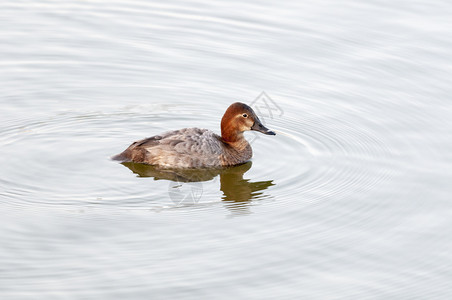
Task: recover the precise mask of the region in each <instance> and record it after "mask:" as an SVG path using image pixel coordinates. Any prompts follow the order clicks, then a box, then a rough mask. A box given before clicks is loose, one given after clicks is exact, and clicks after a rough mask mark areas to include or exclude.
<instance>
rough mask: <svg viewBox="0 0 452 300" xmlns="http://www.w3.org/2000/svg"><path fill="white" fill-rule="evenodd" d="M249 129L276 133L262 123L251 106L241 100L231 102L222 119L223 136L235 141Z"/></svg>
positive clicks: (225, 138)
mask: <svg viewBox="0 0 452 300" xmlns="http://www.w3.org/2000/svg"><path fill="white" fill-rule="evenodd" d="M247 130H256V131H259V132H262V133H264V134H269V135H275V134H276V133H274V132H273V131H270V130H269V129H268V128H266V127H265V126H264V125H262V123H261V121H260V120H259V118H258V117H257V115H256V114H255V113H254V111H253V109H252V108H251V107H249V106H248V105H246V104H244V103H240V102H236V103H233V104H231V105H230V106H229V107H228V109H227V110H226V112H225V113H224V115H223V118H222V119H221V137H222V138H223V140H224V141H225V142H228V143H235V142H238V141H240V140H242V139H243V132H244V131H247Z"/></svg>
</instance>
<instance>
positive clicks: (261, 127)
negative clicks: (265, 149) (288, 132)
mask: <svg viewBox="0 0 452 300" xmlns="http://www.w3.org/2000/svg"><path fill="white" fill-rule="evenodd" d="M251 130H255V131H259V132H262V133H263V134H268V135H276V133H275V132H274V131H271V130H270V129H268V128H267V127H265V126H264V125H262V123H261V122H259V121H256V122H254V124H253V126H251Z"/></svg>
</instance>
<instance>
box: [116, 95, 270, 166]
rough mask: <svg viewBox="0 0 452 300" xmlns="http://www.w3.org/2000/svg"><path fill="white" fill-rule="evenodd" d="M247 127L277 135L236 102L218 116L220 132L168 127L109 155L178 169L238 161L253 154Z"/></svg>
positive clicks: (241, 162) (123, 159)
mask: <svg viewBox="0 0 452 300" xmlns="http://www.w3.org/2000/svg"><path fill="white" fill-rule="evenodd" d="M248 130H254V131H258V132H261V133H263V134H266V135H276V133H275V132H274V131H271V130H269V129H268V128H266V127H265V126H264V125H263V124H262V122H261V121H260V120H259V118H258V116H257V115H256V113H255V112H254V110H253V109H252V108H251V107H250V106H248V105H246V104H244V103H241V102H235V103H233V104H231V105H230V106H229V107H228V108H227V109H226V112H225V113H224V115H223V117H222V119H221V135H218V134H216V133H215V132H213V131H211V130H208V129H201V128H183V129H179V130H172V131H167V132H165V133H162V134H159V135H154V136H152V137H148V138H145V139H142V140H139V141H136V142H134V143H132V144H131V145H130V146H129V147H128V148H127V149H126V150H124V151H123V152H121V153H119V154H117V155H115V156H113V157H112V159H113V160H118V161H121V162H133V163H143V164H148V165H153V166H156V167H160V168H181V169H198V168H217V167H230V166H235V165H240V164H243V163H246V162H247V161H249V160H250V159H251V157H252V156H253V150H252V148H251V145H250V143H249V142H248V141H247V140H246V139H245V137H244V134H243V133H244V132H245V131H248Z"/></svg>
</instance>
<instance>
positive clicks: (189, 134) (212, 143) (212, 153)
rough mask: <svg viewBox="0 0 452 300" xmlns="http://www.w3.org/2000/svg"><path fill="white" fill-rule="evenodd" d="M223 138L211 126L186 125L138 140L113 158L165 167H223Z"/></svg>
mask: <svg viewBox="0 0 452 300" xmlns="http://www.w3.org/2000/svg"><path fill="white" fill-rule="evenodd" d="M222 143H223V142H222V141H221V137H220V136H218V135H217V134H215V133H214V132H212V131H210V130H207V129H200V128H184V129H180V130H174V131H168V132H165V133H163V134H161V135H155V136H153V137H150V138H146V139H143V140H140V141H136V142H134V143H133V144H132V145H130V146H129V147H128V148H127V149H126V150H125V151H124V152H122V153H120V154H118V155H116V156H115V157H113V159H116V160H121V161H133V162H137V163H146V164H150V165H158V166H162V167H176V168H200V167H217V166H221V165H222V163H221V160H220V156H221V154H222V153H223V145H222Z"/></svg>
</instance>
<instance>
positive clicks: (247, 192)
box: [122, 162, 274, 213]
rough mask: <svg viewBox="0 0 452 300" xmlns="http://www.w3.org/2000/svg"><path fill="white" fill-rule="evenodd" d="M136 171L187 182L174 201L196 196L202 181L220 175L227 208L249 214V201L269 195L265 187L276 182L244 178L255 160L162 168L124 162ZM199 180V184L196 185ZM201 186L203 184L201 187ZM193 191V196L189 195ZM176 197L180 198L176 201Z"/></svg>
mask: <svg viewBox="0 0 452 300" xmlns="http://www.w3.org/2000/svg"><path fill="white" fill-rule="evenodd" d="M122 164H123V165H124V166H126V167H127V168H129V169H130V170H131V171H132V172H133V173H135V174H137V175H138V176H140V177H153V178H154V179H155V180H170V181H172V184H173V183H174V185H173V186H172V187H174V188H178V187H181V186H183V185H184V183H187V184H188V185H190V188H189V190H190V191H185V192H183V193H180V194H183V197H180V198H175V197H174V194H173V195H171V189H170V196H171V198H172V200H173V202H176V204H179V203H177V202H179V201H183V200H184V199H186V197H187V196H190V197H193V196H194V195H193V193H194V192H195V193H198V195H199V188H200V182H203V181H209V180H213V179H215V178H216V177H217V176H219V177H220V189H221V191H222V192H223V196H222V200H223V201H224V203H225V205H226V207H227V208H229V209H230V210H231V211H232V212H236V213H247V212H248V209H249V204H250V203H251V201H252V200H253V199H259V198H264V197H268V195H265V193H264V190H265V189H267V188H268V187H269V186H272V185H274V183H273V180H267V181H254V182H253V181H250V179H244V178H243V175H244V174H245V173H246V172H247V171H248V170H249V169H250V168H251V166H252V163H251V162H247V163H244V164H242V165H239V166H235V167H230V168H221V169H186V170H185V169H160V168H157V167H155V166H150V165H145V164H137V163H132V162H126V163H122ZM196 183H198V184H196ZM201 188H202V186H201ZM190 193H191V195H189V194H190ZM175 199H177V200H175Z"/></svg>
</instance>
